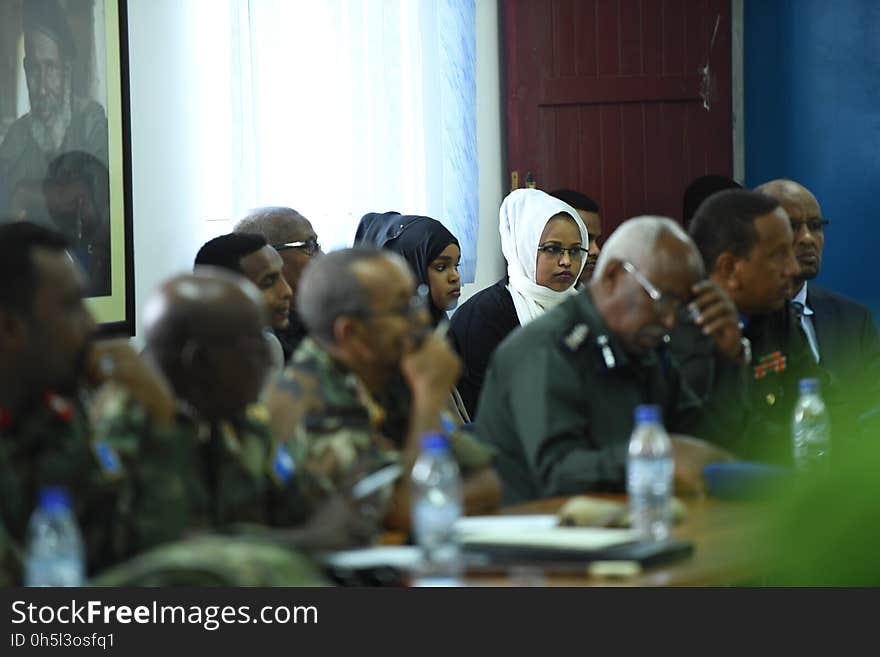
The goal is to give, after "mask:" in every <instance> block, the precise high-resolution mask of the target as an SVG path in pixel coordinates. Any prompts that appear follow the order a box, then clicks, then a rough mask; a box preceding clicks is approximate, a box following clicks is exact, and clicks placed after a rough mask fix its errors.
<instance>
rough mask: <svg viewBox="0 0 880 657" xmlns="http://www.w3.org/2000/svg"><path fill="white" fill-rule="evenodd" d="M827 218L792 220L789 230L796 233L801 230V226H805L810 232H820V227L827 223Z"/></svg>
mask: <svg viewBox="0 0 880 657" xmlns="http://www.w3.org/2000/svg"><path fill="white" fill-rule="evenodd" d="M828 223H829V222H828V220H827V219H810V220H809V221H792V222H791V232H792V233H794V234H795V235H797V234H798V233H799V232H800V231H801V227H803V226H806V227H807V230H809V231H810V232H811V233H821V232H822V229H823V228H824V227H825V226H827V225H828Z"/></svg>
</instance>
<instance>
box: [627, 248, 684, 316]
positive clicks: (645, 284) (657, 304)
mask: <svg viewBox="0 0 880 657" xmlns="http://www.w3.org/2000/svg"><path fill="white" fill-rule="evenodd" d="M622 264H623V268H624V269H625V270H626V271H627V272H628V273H630V274H631V275H632V277H633V278H634V279H636V281H637V282H638V284H639V285H641V286H642V289H643V290H644V291H645V293H646V294H647V295H648V296H649V297H651V301H653V302H654V312H655V313H657V316H658V317H666V316H667V315H669V314H670V313H676V312H678V308H679V306H680V305H681V299H678V298H676V297H673V296H669V295H665V294H663V293H662V292H661V291H660V290H658V289H657V288H656V287H654V285H653V284H652V283H651V281H649V280H648V279H647V278H645V276H644V274H642V272H640V271H639V270H638V269H636V268H635V265H633V264H632V263H631V262H628V261H626V260H624V261H623V263H622Z"/></svg>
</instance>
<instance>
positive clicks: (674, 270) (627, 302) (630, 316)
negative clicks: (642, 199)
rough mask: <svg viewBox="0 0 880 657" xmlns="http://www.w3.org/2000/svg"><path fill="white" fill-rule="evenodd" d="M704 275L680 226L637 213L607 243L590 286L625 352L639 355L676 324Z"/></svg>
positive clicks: (698, 260)
mask: <svg viewBox="0 0 880 657" xmlns="http://www.w3.org/2000/svg"><path fill="white" fill-rule="evenodd" d="M704 275H705V272H704V268H703V261H702V258H700V254H699V253H698V252H697V248H696V246H694V243H693V242H692V241H691V239H690V237H688V235H687V233H685V232H684V230H682V228H681V227H680V226H679V225H678V224H676V223H675V222H674V221H672V220H671V219H667V218H665V217H636V218H635V219H630V220H629V221H625V222H624V223H623V224H621V226H620V227H619V228H618V229H617V230H616V231H615V232H614V233H613V234H612V235H611V237H610V238H609V239H608V241H607V242H606V243H605V247H604V248H603V249H602V252H601V253H600V254H599V260H598V262H597V264H596V270H595V272H594V273H593V278H592V280H591V282H590V288H589V289H590V294H591V295H592V297H593V303H594V305H595V306H596V310H597V311H598V312H599V315H601V317H602V319H603V321H604V322H605V324H606V326H607V327H608V329H609V331H610V332H611V333H612V334H613V335H614V337H615V338H616V339H617V340H618V341H619V343H620V344H621V345H622V346H623V348H624V349H625V350H626V351H627V352H629V353H631V354H635V355H641V354H644V353H646V352H648V351H650V350H652V349H655V348H656V347H657V346H658V345H659V344H660V341H661V340H662V339H663V337H664V336H665V335H667V334H668V333H669V332H670V331H671V330H672V329H673V328H675V322H676V319H677V309H678V308H680V307H682V306H683V305H684V304H686V303H687V302H688V300H690V298H691V297H692V294H693V292H692V289H693V286H694V285H695V284H696V283H697V282H698V281H700V280H701V279H702V278H703V277H704ZM655 297H656V298H655Z"/></svg>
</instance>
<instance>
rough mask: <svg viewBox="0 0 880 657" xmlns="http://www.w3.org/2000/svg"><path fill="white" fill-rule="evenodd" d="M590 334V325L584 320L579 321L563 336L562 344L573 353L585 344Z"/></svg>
mask: <svg viewBox="0 0 880 657" xmlns="http://www.w3.org/2000/svg"><path fill="white" fill-rule="evenodd" d="M589 335H590V327H589V326H587V325H586V324H584V323H583V322H578V323H577V324H575V325H574V326H572V327H571V328H570V329H569V330H568V333H566V334H565V335H564V336H563V338H562V346H563V347H565V349H567V350H568V351H570V352H571V353H576V352H578V351H580V349H581V347H583V346H584V342H586V340H587V337H588V336H589Z"/></svg>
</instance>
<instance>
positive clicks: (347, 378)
mask: <svg viewBox="0 0 880 657" xmlns="http://www.w3.org/2000/svg"><path fill="white" fill-rule="evenodd" d="M278 386H279V392H280V393H282V394H285V395H286V396H287V397H288V398H289V404H290V408H291V411H292V414H293V415H292V417H293V420H292V426H293V427H294V428H293V430H292V435H291V436H290V437H289V438H290V443H291V445H292V449H293V451H294V454H295V459H296V460H297V462H298V464H299V467H300V469H301V470H303V471H304V472H305V473H307V475H308V477H306V478H304V481H303V484H304V492H305V494H306V496H307V497H308V498H309V501H310V502H311V503H313V504H314V503H317V502H318V501H320V500H321V499H323V498H325V497H327V496H329V495H331V494H333V493H335V492H338V491H340V490H343V489H345V488H346V487H348V486H350V485H351V484H353V483H354V482H355V481H356V480H357V478H358V476H359V475H361V474H363V473H365V472H369V471H373V470H375V469H378V468H379V467H381V466H382V465H385V464H388V463H392V462H395V461H397V460H398V459H399V453H398V446H399V445H400V444H401V438H402V436H390V435H388V433H387V431H386V429H387V427H389V426H394V427H398V428H399V427H401V426H404V425H405V423H404V422H401V421H400V418H401V417H403V418H406V417H407V416H408V411H409V409H408V403H409V402H408V398H407V397H405V396H403V395H401V394H400V390H399V389H397V388H395V389H394V392H395V394H392V395H389V399H388V400H382V401H383V402H384V403H382V402H380V401H379V400H376V399H375V398H374V397H373V396H372V395H371V394H370V392H369V391H368V390H367V388H366V385H364V383H363V382H362V381H361V380H360V378H359V377H358V376H357V375H356V374H355V373H354V372H351V371H350V370H348V369H347V368H346V367H345V366H344V365H342V364H341V363H339V362H338V361H336V360H334V359H333V358H332V357H331V356H330V354H329V353H327V352H326V351H325V350H324V349H322V348H321V347H320V346H319V345H318V344H317V343H315V342H314V341H313V340H312V339H311V338H306V339H305V340H303V342H302V343H301V344H300V346H299V348H298V349H297V351H296V353H294V355H293V358H292V360H291V363H290V365H289V366H288V367H287V368H286V369H285V371H284V374H283V376H282V377H281V379H280V381H279V384H278ZM447 420H448V418H447ZM447 430H448V432H449V433H450V439H451V446H452V450H453V453H454V454H455V456H456V458H457V460H458V463H459V466H460V467H461V468H462V469H463V470H464V471H468V470H472V469H476V468H481V467H484V466H487V465H489V464H490V463H491V462H492V457H493V452H492V450H491V449H489V448H487V447H485V446H483V445H481V444H480V443H479V442H477V441H476V440H475V439H474V438H473V436H471V435H470V434H468V433H467V432H464V431H461V430H459V429H458V428H457V427H454V426H448V427H447Z"/></svg>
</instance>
